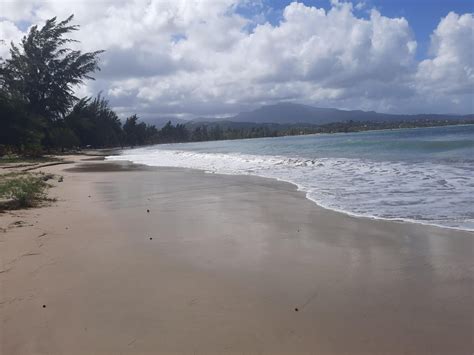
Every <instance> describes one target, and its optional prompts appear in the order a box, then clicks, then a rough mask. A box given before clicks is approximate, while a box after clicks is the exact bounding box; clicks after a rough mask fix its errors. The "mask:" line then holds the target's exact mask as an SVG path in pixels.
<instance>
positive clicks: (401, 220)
mask: <svg viewBox="0 0 474 355" xmlns="http://www.w3.org/2000/svg"><path fill="white" fill-rule="evenodd" d="M118 157H120V158H121V159H116V158H118ZM104 160H105V161H110V162H116V161H126V162H129V163H131V164H133V165H145V166H148V167H152V168H157V169H159V168H173V169H179V170H183V171H186V170H194V171H200V172H203V173H206V174H216V175H222V176H252V177H258V178H263V179H270V180H274V181H279V182H284V183H287V184H291V185H293V186H295V187H296V190H297V191H299V192H302V193H304V196H305V198H306V199H307V200H309V201H311V202H313V203H314V204H316V205H317V206H318V207H320V208H323V209H325V210H328V211H332V212H336V213H341V214H344V215H347V216H350V217H354V218H362V219H368V220H376V221H377V220H379V221H389V222H395V223H409V224H416V225H423V226H428V227H436V228H442V229H449V230H457V231H462V232H469V233H474V229H471V228H461V227H452V226H446V225H441V224H435V223H428V222H424V221H420V220H415V219H409V218H386V217H378V216H369V215H361V214H357V213H353V212H350V211H345V210H342V209H337V208H332V207H328V206H325V205H324V204H322V203H321V202H319V201H317V200H316V199H314V198H311V197H310V196H308V191H306V190H305V189H304V188H303V187H302V186H300V185H298V184H297V183H295V182H293V181H289V180H284V179H280V178H277V177H269V176H263V175H258V174H238V173H235V174H232V173H224V172H214V171H210V170H206V169H199V168H186V167H175V166H173V167H171V166H170V167H167V166H156V165H149V164H145V163H135V162H134V161H132V160H128V159H123V156H120V155H111V156H106V157H105V159H104Z"/></svg>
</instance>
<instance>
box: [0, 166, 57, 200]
mask: <svg viewBox="0 0 474 355" xmlns="http://www.w3.org/2000/svg"><path fill="white" fill-rule="evenodd" d="M48 186H49V185H48V184H47V183H46V181H45V179H44V176H43V175H41V174H36V175H34V174H24V175H18V174H9V175H6V176H4V177H3V179H2V181H0V197H2V198H4V199H9V200H11V202H12V203H11V205H12V206H11V207H16V208H25V207H32V206H34V205H36V203H37V202H38V201H41V200H44V199H45V198H46V193H45V190H46V188H47V187H48Z"/></svg>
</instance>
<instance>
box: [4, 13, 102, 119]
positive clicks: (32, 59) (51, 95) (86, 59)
mask: <svg viewBox="0 0 474 355" xmlns="http://www.w3.org/2000/svg"><path fill="white" fill-rule="evenodd" d="M72 19H73V15H71V16H69V17H68V18H67V19H66V20H64V21H61V22H56V17H53V18H51V19H49V20H47V21H46V24H45V25H44V26H43V27H42V28H41V29H38V27H37V26H33V27H32V28H31V29H30V31H29V33H28V35H26V36H25V37H24V38H23V39H22V41H21V44H20V46H17V45H15V44H13V43H12V45H11V49H10V56H11V58H10V59H7V60H6V61H5V63H4V65H3V66H2V71H1V74H2V79H1V81H0V83H1V84H2V87H4V88H5V91H6V92H8V93H9V95H10V96H13V97H18V98H20V99H21V100H22V101H23V102H25V104H26V105H27V107H28V110H29V111H30V112H31V113H33V114H36V115H40V116H42V117H45V118H47V119H48V120H54V119H58V118H60V117H63V116H64V115H65V114H66V113H67V112H68V110H69V108H70V107H71V106H72V104H73V103H74V101H76V100H77V98H76V97H75V96H74V92H73V87H74V86H75V85H78V84H81V83H83V81H84V79H93V78H92V77H91V76H90V74H91V73H93V72H95V71H97V70H99V66H98V55H99V54H100V53H101V52H102V51H95V52H88V53H82V52H81V51H77V50H72V49H71V48H67V47H66V46H65V45H67V44H68V43H70V42H74V40H72V39H69V38H66V37H65V36H66V35H67V34H69V33H70V32H73V31H77V30H78V28H79V27H78V26H77V25H70V22H71V21H72Z"/></svg>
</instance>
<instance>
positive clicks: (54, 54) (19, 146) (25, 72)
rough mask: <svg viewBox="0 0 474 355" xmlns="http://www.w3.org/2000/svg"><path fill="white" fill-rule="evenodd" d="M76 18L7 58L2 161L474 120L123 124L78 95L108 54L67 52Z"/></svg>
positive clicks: (97, 101)
mask: <svg viewBox="0 0 474 355" xmlns="http://www.w3.org/2000/svg"><path fill="white" fill-rule="evenodd" d="M72 19H73V16H70V17H69V18H67V19H66V20H64V21H61V22H57V20H56V18H52V19H50V20H48V21H46V23H45V25H44V26H43V27H42V28H40V29H39V28H38V27H37V26H33V27H32V28H31V30H30V31H29V33H28V34H27V35H26V36H25V37H24V38H23V39H22V41H21V43H20V44H13V43H12V44H11V49H10V58H9V59H6V60H1V58H0V119H1V121H0V156H2V155H5V154H7V153H11V152H13V153H18V154H21V155H28V156H37V155H41V154H42V153H43V152H44V151H58V150H61V151H63V150H65V149H70V148H78V147H94V148H102V147H117V146H122V147H123V146H135V145H143V144H153V143H172V142H188V141H207V140H221V139H239V138H257V137H276V136H283V135H299V134H311V133H333V132H355V131H362V130H370V129H387V128H400V127H423V126H436V125H447V124H460V123H473V122H472V121H463V120H458V121H453V120H450V121H440V120H436V119H434V120H430V119H424V120H418V121H406V122H393V121H391V122H375V123H374V122H352V121H349V122H341V123H331V124H326V125H319V126H318V125H311V124H293V125H288V124H286V125H285V124H269V123H264V124H256V123H236V122H229V121H222V122H214V123H193V122H192V123H189V124H186V125H184V124H177V125H176V126H175V125H172V124H171V122H168V123H167V124H166V125H165V126H164V127H163V128H161V129H160V130H159V129H157V128H156V127H155V126H153V125H148V124H146V123H144V122H139V118H138V117H137V115H132V116H130V117H128V118H126V119H125V120H124V123H123V124H122V122H121V120H120V119H119V117H118V116H117V114H116V113H115V112H114V111H113V109H112V108H111V107H110V105H109V103H108V101H107V100H106V99H105V98H104V97H102V96H101V95H100V94H99V95H97V96H96V97H93V98H92V97H86V98H78V97H76V96H75V95H74V89H75V88H76V87H77V85H80V84H82V83H83V82H84V80H86V79H89V80H93V79H94V78H93V77H92V75H93V74H94V73H95V72H97V71H98V70H100V68H99V65H98V64H99V56H100V54H101V53H102V51H95V52H87V53H83V52H81V51H78V50H73V49H71V48H69V47H67V45H68V43H71V42H73V40H71V39H69V38H67V34H69V33H70V32H72V31H77V30H78V29H79V28H78V26H76V25H71V24H70V23H71V21H72Z"/></svg>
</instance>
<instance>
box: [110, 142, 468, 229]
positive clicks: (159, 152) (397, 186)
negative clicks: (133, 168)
mask: <svg viewBox="0 0 474 355" xmlns="http://www.w3.org/2000/svg"><path fill="white" fill-rule="evenodd" d="M175 146H176V145H175ZM163 148H165V149H163ZM108 159H109V160H128V161H132V162H134V163H138V164H145V165H149V166H156V167H182V168H192V169H200V170H204V171H207V172H212V173H220V174H234V175H242V174H243V175H256V176H262V177H267V178H274V179H278V180H282V181H286V182H290V183H293V184H295V185H296V186H298V188H299V190H302V191H304V192H306V196H307V197H308V198H309V199H310V200H312V201H314V202H316V203H317V204H318V205H320V206H322V207H325V208H328V209H333V210H336V211H340V212H343V213H348V214H351V215H354V216H361V217H369V218H381V219H389V220H400V221H412V222H418V223H424V224H430V225H438V226H442V227H449V228H458V229H464V230H474V211H473V205H472V201H474V176H473V174H471V172H472V166H470V165H469V164H467V163H466V164H463V163H458V164H456V166H447V165H443V164H438V163H434V162H422V163H416V164H413V163H408V162H389V161H371V160H369V159H352V158H351V159H349V158H318V159H307V158H302V157H297V156H295V157H288V156H279V155H258V154H241V153H209V152H196V151H189V150H179V149H170V146H167V147H163V146H161V148H160V146H153V147H146V148H138V149H130V150H125V151H123V153H122V154H121V155H118V156H111V157H108Z"/></svg>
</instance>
